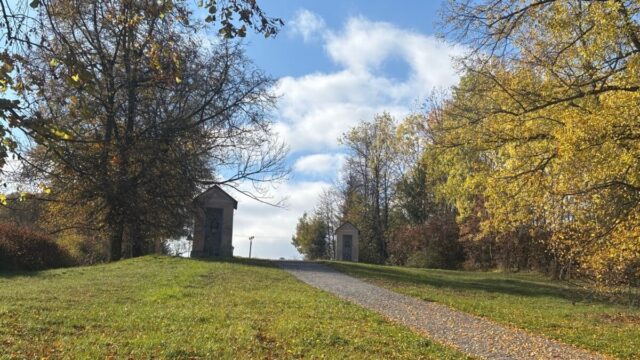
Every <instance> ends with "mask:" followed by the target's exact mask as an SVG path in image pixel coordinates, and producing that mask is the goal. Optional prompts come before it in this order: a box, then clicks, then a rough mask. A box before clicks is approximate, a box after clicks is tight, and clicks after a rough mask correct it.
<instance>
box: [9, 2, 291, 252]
mask: <svg viewBox="0 0 640 360" xmlns="http://www.w3.org/2000/svg"><path fill="white" fill-rule="evenodd" d="M232 3H242V2H232ZM214 5H215V4H214ZM33 21H34V24H33V25H32V26H33V28H34V29H35V30H36V31H37V33H38V34H40V37H41V39H39V42H38V43H37V44H34V45H33V49H32V51H31V52H29V53H28V56H22V58H21V59H20V61H19V63H18V64H19V70H20V76H19V77H17V78H16V81H17V82H18V84H21V85H19V86H18V87H17V89H18V90H19V91H18V93H19V95H20V96H21V101H22V104H25V106H24V108H23V110H22V115H21V118H20V119H19V122H18V124H17V125H16V127H18V128H20V129H22V130H24V131H25V132H26V133H28V134H29V136H30V137H31V138H32V139H34V141H35V142H36V146H35V147H33V148H32V149H31V150H30V152H29V156H25V161H26V162H27V163H28V164H29V167H30V168H31V175H32V176H31V181H42V182H43V183H45V184H46V186H48V188H50V189H53V192H52V194H51V195H50V197H51V199H50V200H54V201H57V202H59V203H61V204H65V205H66V206H68V207H71V208H76V207H78V206H80V205H86V204H90V208H91V209H92V210H91V211H90V212H88V213H86V216H87V218H86V219H85V222H89V223H92V224H94V225H95V226H96V227H98V228H99V229H100V230H102V231H104V233H105V234H106V235H107V236H108V238H109V243H110V248H111V255H110V257H111V259H112V260H117V259H119V258H120V257H121V256H122V255H125V256H138V255H141V254H144V253H145V252H147V251H148V249H149V244H150V242H152V241H154V240H156V239H158V238H163V237H167V236H170V235H174V234H176V233H177V232H179V231H180V230H181V229H182V228H183V227H184V225H185V221H186V219H187V218H188V217H189V215H190V214H189V203H190V200H191V199H192V198H193V196H194V195H195V194H196V193H197V191H199V190H200V189H201V188H202V186H205V185H210V184H227V185H229V186H237V185H238V182H239V181H241V180H248V181H251V182H254V183H256V184H260V183H264V182H268V181H273V180H277V179H280V178H282V177H283V176H284V175H285V174H286V169H285V168H284V166H283V159H284V155H285V148H284V147H283V145H282V144H279V143H278V142H277V140H275V137H274V136H273V134H272V133H271V129H270V121H269V119H268V118H267V117H266V113H267V110H268V108H269V107H270V106H271V105H272V104H273V100H274V98H273V96H272V95H271V94H270V92H269V88H270V86H271V80H270V79H269V78H268V77H267V76H265V75H264V74H263V73H261V72H260V71H258V70H257V69H255V67H254V66H253V65H252V64H251V63H250V61H248V60H247V59H246V58H245V56H244V54H243V52H242V49H241V47H240V46H239V45H237V44H236V43H234V42H232V41H229V40H224V39H220V40H219V41H217V42H212V43H211V45H210V46H208V47H207V46H205V47H203V46H202V37H201V35H202V31H204V30H205V29H206V28H205V27H204V25H202V24H199V23H198V22H197V21H196V20H195V19H194V18H193V17H192V14H191V12H190V10H189V8H188V6H186V4H185V3H183V2H171V1H166V2H129V1H109V2H94V1H56V2H55V4H53V3H49V2H39V3H38V16H37V18H35V19H33ZM243 21H245V22H246V21H248V18H246V14H245V16H244V17H243ZM238 31H239V32H238V33H237V35H239V36H240V35H241V33H242V31H241V30H238ZM264 31H267V30H264ZM268 34H271V32H270V30H269V32H268ZM224 35H228V36H226V37H230V36H231V35H233V34H231V35H229V34H224ZM69 225H70V226H74V225H73V224H69ZM123 244H124V245H127V247H125V248H123Z"/></svg>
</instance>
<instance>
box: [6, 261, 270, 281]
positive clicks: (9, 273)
mask: <svg viewBox="0 0 640 360" xmlns="http://www.w3.org/2000/svg"><path fill="white" fill-rule="evenodd" d="M145 259H149V260H163V259H180V260H184V261H201V262H215V263H230V264H242V265H247V266H259V267H269V268H275V267H277V265H276V264H274V263H273V262H272V261H270V260H262V259H247V258H235V257H234V258H231V259H223V258H181V257H177V256H168V255H147V256H143V257H138V258H131V259H123V260H120V261H116V262H112V263H99V264H94V265H83V266H74V267H66V268H54V269H43V270H15V269H11V270H9V269H2V268H0V279H14V278H20V277H30V278H35V277H40V276H51V273H50V272H49V271H50V270H64V269H78V268H81V267H82V268H92V267H94V266H99V265H106V264H114V265H116V264H117V265H122V266H127V265H132V266H133V264H134V262H137V261H144V260H145ZM127 263H131V264H127Z"/></svg>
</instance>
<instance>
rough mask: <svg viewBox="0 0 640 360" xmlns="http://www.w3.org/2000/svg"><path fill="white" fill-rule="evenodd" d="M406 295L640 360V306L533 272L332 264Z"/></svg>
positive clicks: (596, 349) (616, 355) (606, 352)
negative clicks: (595, 295) (602, 297)
mask: <svg viewBox="0 0 640 360" xmlns="http://www.w3.org/2000/svg"><path fill="white" fill-rule="evenodd" d="M329 264H330V265H331V266H333V267H335V268H337V269H338V270H340V271H342V272H345V273H347V274H350V275H353V276H356V277H359V278H362V279H364V280H367V281H370V282H373V283H375V284H378V285H380V286H383V287H386V288H388V289H390V290H393V291H396V292H399V293H403V294H406V295H410V296H414V297H418V298H421V299H423V300H427V301H435V302H438V303H442V304H446V305H448V306H450V307H452V308H455V309H458V310H462V311H465V312H468V313H471V314H475V315H479V316H483V317H486V318H489V319H492V320H495V321H497V322H500V323H503V324H508V325H511V326H515V327H518V328H522V329H526V330H528V331H529V332H531V333H536V334H542V335H544V336H547V337H549V338H553V339H557V340H559V341H561V342H565V343H570V344H573V345H576V346H578V347H581V348H584V349H588V350H593V351H596V352H600V353H603V354H608V355H612V356H615V357H618V358H622V359H638V358H640V310H639V309H638V308H630V307H628V306H624V305H617V304H612V303H608V302H605V301H598V300H596V299H593V297H591V296H590V295H589V293H588V292H585V290H584V289H581V288H578V287H576V286H572V285H570V284H568V283H566V282H560V281H550V280H548V279H547V278H546V277H544V276H542V275H538V274H532V273H516V274H511V273H497V272H466V271H447V270H433V269H416V268H404V267H393V266H380V265H368V264H356V263H334V262H332V263H329Z"/></svg>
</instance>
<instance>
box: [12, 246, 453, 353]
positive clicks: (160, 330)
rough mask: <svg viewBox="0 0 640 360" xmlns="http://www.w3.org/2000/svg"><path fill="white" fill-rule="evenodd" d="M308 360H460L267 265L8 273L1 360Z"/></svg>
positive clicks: (139, 265)
mask: <svg viewBox="0 0 640 360" xmlns="http://www.w3.org/2000/svg"><path fill="white" fill-rule="evenodd" d="M302 357H304V358H354V359H357V358H362V359H369V358H407V359H414V358H425V359H457V358H464V357H463V356H462V355H461V354H459V353H457V352H455V351H454V350H452V349H450V348H447V347H444V346H442V345H439V344H436V343H433V342H431V341H430V340H428V339H426V338H424V337H421V336H419V335H418V334H416V333H414V332H412V331H410V330H409V329H407V328H405V327H401V326H398V325H394V324H391V323H389V322H387V321H385V320H384V319H383V318H382V317H380V316H378V315H376V314H374V313H372V312H370V311H367V310H364V309H362V308H359V307H357V306H355V305H352V304H350V303H347V302H345V301H342V300H339V299H337V298H335V297H333V296H331V295H329V294H327V293H324V292H322V291H319V290H316V289H314V288H311V287H309V286H307V285H305V284H303V283H301V282H299V281H297V280H295V279H294V278H293V277H292V276H290V275H289V274H287V273H285V272H284V271H282V270H280V269H278V268H275V267H273V265H271V263H269V262H264V261H248V260H236V261H233V262H212V261H198V260H189V259H178V258H170V257H144V258H139V259H134V260H127V261H121V262H118V263H115V264H108V265H99V266H92V267H81V268H70V269H58V270H49V271H42V272H33V273H1V272H0V358H2V359H12V358H20V359H22V358H73V359H76V358H78V359H82V358H84V359H89V358H135V359H138V358H176V359H179V358H183V359H186V358H227V359H232V358H233V359H238V358H261V359H272V358H273V359H276V358H277V359H280V358H302Z"/></svg>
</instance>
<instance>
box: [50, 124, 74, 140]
mask: <svg viewBox="0 0 640 360" xmlns="http://www.w3.org/2000/svg"><path fill="white" fill-rule="evenodd" d="M50 132H51V134H52V135H53V136H54V137H56V138H58V139H60V140H71V139H73V135H72V134H71V133H70V132H68V131H66V130H63V129H60V128H57V127H53V128H51V129H50Z"/></svg>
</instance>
